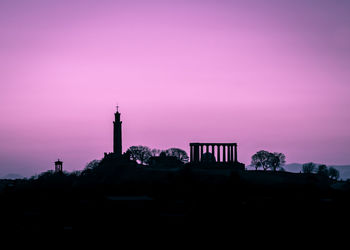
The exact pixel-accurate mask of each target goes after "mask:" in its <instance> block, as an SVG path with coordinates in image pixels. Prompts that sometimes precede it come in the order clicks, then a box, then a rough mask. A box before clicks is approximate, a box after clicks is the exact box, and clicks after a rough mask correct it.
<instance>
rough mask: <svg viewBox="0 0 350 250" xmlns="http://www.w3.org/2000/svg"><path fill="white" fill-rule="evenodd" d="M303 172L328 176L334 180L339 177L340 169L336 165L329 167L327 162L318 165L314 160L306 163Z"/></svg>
mask: <svg viewBox="0 0 350 250" xmlns="http://www.w3.org/2000/svg"><path fill="white" fill-rule="evenodd" d="M302 171H303V173H307V174H311V173H314V174H319V175H322V176H327V177H329V178H331V179H333V180H337V179H339V171H338V170H337V169H335V168H334V167H329V168H328V167H327V166H326V165H325V164H320V165H318V166H317V165H316V164H315V163H313V162H309V163H305V164H303V167H302Z"/></svg>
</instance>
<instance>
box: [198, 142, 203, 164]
mask: <svg viewBox="0 0 350 250" xmlns="http://www.w3.org/2000/svg"><path fill="white" fill-rule="evenodd" d="M198 147H199V146H198ZM202 159H203V145H201V159H200V161H202Z"/></svg>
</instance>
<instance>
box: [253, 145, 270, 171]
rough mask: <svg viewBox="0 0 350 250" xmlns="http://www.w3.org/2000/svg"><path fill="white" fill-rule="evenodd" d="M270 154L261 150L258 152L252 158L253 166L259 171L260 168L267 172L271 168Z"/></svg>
mask: <svg viewBox="0 0 350 250" xmlns="http://www.w3.org/2000/svg"><path fill="white" fill-rule="evenodd" d="M270 154H271V153H270V152H268V151H265V150H260V151H258V152H256V153H255V154H254V155H253V156H252V162H251V165H252V166H254V167H255V170H258V168H261V167H262V168H263V169H264V170H267V169H268V168H269V161H270Z"/></svg>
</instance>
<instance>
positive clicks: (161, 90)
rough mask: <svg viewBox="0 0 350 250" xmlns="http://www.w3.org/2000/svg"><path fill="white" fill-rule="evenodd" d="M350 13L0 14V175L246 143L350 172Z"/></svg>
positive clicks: (141, 9)
mask: <svg viewBox="0 0 350 250" xmlns="http://www.w3.org/2000/svg"><path fill="white" fill-rule="evenodd" d="M349 13H350V1H346V0H344V1H340V0H337V1H334V0H329V1H322V0H317V1H307V0H302V1H301V0H300V1H295V0H293V1H292V0H291V1H259V0H257V1H247V0H244V1H218V0H215V1H199V0H197V1H190V0H186V1H146V0H143V1H131V0H125V1H101V0H99V1H97V0H96V1H72V0H69V1H68V0H67V1H49V0H42V1H17V0H8V1H6V0H5V1H4V0H2V1H1V2H0V34H1V36H0V59H1V60H0V115H1V123H0V160H1V161H0V176H2V175H4V174H7V173H19V174H22V175H32V174H35V173H40V172H42V171H45V170H48V169H53V162H54V161H55V160H56V159H57V158H58V157H59V158H60V159H62V160H63V162H64V165H63V167H64V169H65V170H69V171H71V170H74V169H76V170H78V169H83V168H84V166H85V164H86V163H87V162H89V161H90V160H93V159H96V158H97V159H100V158H102V157H103V153H104V152H110V151H112V121H113V117H114V116H113V113H114V111H115V105H116V104H117V103H118V104H119V106H120V110H121V113H122V120H123V143H124V150H125V149H126V148H127V147H129V146H132V145H139V144H141V145H148V146H150V147H155V148H160V149H166V148H169V147H180V148H183V149H185V150H187V151H188V150H189V146H188V144H189V142H238V145H239V147H238V158H239V160H240V161H242V162H244V163H246V164H249V163H250V157H251V155H252V154H254V153H255V152H256V151H258V150H261V149H265V150H269V151H278V152H283V153H285V154H286V156H287V162H289V163H291V162H307V161H314V162H319V163H326V164H349V163H350V154H349V148H350V130H349V124H350V112H349V110H348V109H349V108H350V82H349V80H350V70H349V65H350V15H349Z"/></svg>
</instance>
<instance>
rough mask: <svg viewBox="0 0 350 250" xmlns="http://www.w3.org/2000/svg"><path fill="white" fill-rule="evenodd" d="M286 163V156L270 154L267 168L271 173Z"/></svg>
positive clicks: (275, 153)
mask: <svg viewBox="0 0 350 250" xmlns="http://www.w3.org/2000/svg"><path fill="white" fill-rule="evenodd" d="M285 163H286V156H285V155H284V154H282V153H277V152H274V153H270V155H269V168H271V169H272V170H273V171H276V170H277V169H280V168H281V166H283V165H284V164H285Z"/></svg>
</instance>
